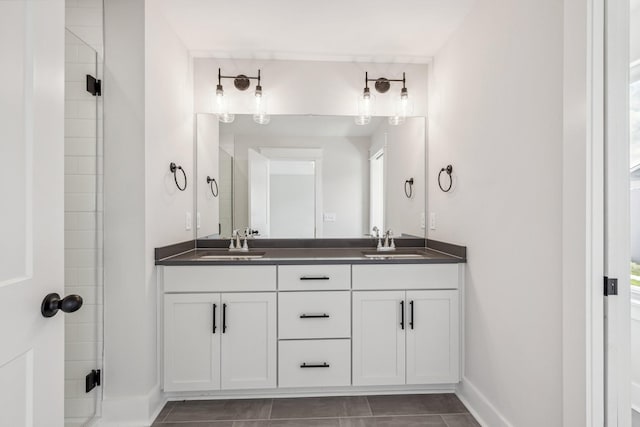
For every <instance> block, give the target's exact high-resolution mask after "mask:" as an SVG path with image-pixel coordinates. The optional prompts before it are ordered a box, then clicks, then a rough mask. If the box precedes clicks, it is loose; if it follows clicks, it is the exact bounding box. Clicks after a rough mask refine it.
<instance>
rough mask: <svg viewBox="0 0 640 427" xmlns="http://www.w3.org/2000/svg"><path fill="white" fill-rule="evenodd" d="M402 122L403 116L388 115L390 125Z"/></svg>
mask: <svg viewBox="0 0 640 427" xmlns="http://www.w3.org/2000/svg"><path fill="white" fill-rule="evenodd" d="M403 123H404V117H400V116H389V124H390V125H392V126H398V125H401V124H403Z"/></svg>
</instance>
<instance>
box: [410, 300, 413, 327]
mask: <svg viewBox="0 0 640 427" xmlns="http://www.w3.org/2000/svg"><path fill="white" fill-rule="evenodd" d="M409 309H410V310H411V317H410V318H409V326H411V329H413V301H409Z"/></svg>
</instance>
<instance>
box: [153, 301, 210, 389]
mask: <svg viewBox="0 0 640 427" xmlns="http://www.w3.org/2000/svg"><path fill="white" fill-rule="evenodd" d="M221 332H222V329H221V328H220V294H166V295H165V296H164V390H165V391H183V390H219V389H220V335H221Z"/></svg>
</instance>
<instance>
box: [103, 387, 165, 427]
mask: <svg viewBox="0 0 640 427" xmlns="http://www.w3.org/2000/svg"><path fill="white" fill-rule="evenodd" d="M166 402H167V398H166V396H165V395H164V393H162V391H161V390H160V386H159V385H157V386H155V387H154V388H153V389H152V390H151V391H150V392H149V393H147V394H146V395H141V396H126V397H117V398H109V397H108V396H105V397H104V400H103V402H102V417H101V418H100V420H99V424H98V425H100V426H101V427H116V426H117V427H148V426H150V425H151V424H152V423H153V421H154V420H155V419H156V417H157V416H158V414H159V413H160V411H161V410H162V407H163V406H164V404H165V403H166Z"/></svg>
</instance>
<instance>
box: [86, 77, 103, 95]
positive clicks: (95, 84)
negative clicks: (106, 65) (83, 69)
mask: <svg viewBox="0 0 640 427" xmlns="http://www.w3.org/2000/svg"><path fill="white" fill-rule="evenodd" d="M87 92H89V93H90V94H91V95H93V96H101V95H102V80H98V79H96V78H95V77H93V76H92V75H90V74H87Z"/></svg>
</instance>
